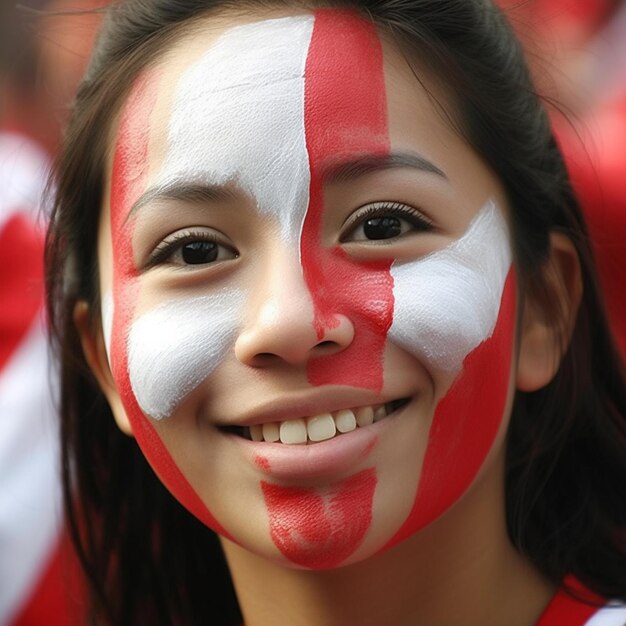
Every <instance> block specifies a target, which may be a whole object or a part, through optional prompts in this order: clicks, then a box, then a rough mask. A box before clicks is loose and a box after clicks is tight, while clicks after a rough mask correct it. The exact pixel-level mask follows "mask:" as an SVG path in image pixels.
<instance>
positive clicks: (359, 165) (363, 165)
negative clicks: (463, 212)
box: [322, 152, 448, 183]
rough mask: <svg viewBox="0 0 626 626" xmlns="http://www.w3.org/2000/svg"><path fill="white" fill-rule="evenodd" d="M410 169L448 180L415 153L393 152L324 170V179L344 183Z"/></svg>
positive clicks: (343, 163) (335, 165)
mask: <svg viewBox="0 0 626 626" xmlns="http://www.w3.org/2000/svg"><path fill="white" fill-rule="evenodd" d="M401 168H409V169H414V170H419V171H420V172H427V173H429V174H435V175H436V176H440V177H441V178H443V179H445V180H448V177H447V176H446V175H445V173H444V172H443V170H441V169H440V168H438V167H437V166H436V165H435V164H434V163H433V162H432V161H429V160H428V159H427V158H425V157H423V156H421V155H420V154H417V153H415V152H393V153H391V154H386V155H376V154H368V155H365V156H362V157H358V158H356V159H351V160H349V161H345V162H342V163H338V164H331V165H329V166H327V167H326V168H324V169H323V172H322V178H323V179H324V180H325V181H326V182H334V183H343V182H348V181H351V180H354V179H355V178H360V177H361V176H366V175H367V174H372V173H374V172H379V171H381V170H388V169H401Z"/></svg>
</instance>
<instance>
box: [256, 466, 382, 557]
mask: <svg viewBox="0 0 626 626" xmlns="http://www.w3.org/2000/svg"><path fill="white" fill-rule="evenodd" d="M376 482H377V478H376V472H375V470H374V469H373V468H371V469H366V470H363V471H361V472H359V473H358V474H355V475H354V476H350V477H349V478H346V479H344V480H342V481H340V482H339V483H337V484H335V485H331V486H330V487H329V488H327V489H324V490H322V489H303V488H299V487H283V486H280V485H273V484H270V483H267V482H265V481H262V482H261V488H262V490H263V496H264V497H265V503H266V505H267V508H268V511H269V521H270V534H271V537H272V540H273V541H274V543H275V544H276V546H277V547H278V549H279V550H280V551H281V552H282V554H284V555H285V556H286V557H287V558H288V559H289V560H290V561H292V562H293V563H296V564H297V565H301V566H303V567H307V568H310V569H329V568H332V567H336V566H338V565H340V564H341V563H343V562H344V561H345V560H346V559H347V558H348V557H349V556H350V555H351V554H353V553H354V551H355V550H356V549H357V548H358V547H359V545H361V542H362V541H363V538H364V537H365V533H366V532H367V530H368V529H369V527H370V524H371V519H372V503H373V500H374V491H375V489H376Z"/></svg>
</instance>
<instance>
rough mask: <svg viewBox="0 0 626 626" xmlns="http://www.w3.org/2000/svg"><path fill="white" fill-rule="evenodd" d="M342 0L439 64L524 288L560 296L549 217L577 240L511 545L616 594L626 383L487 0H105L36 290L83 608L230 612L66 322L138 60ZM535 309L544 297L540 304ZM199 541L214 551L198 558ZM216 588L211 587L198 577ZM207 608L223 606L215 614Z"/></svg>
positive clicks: (171, 615) (622, 524) (101, 613)
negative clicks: (571, 293)
mask: <svg viewBox="0 0 626 626" xmlns="http://www.w3.org/2000/svg"><path fill="white" fill-rule="evenodd" d="M290 5H291V6H293V5H300V6H307V7H311V8H316V7H319V6H335V7H352V8H354V9H356V10H359V11H360V12H362V13H363V14H364V15H365V16H367V17H369V19H371V20H372V21H373V22H374V23H375V24H376V25H377V26H378V28H380V29H381V32H384V33H386V35H388V36H390V37H392V38H393V39H394V40H395V41H396V42H397V44H398V45H399V46H400V48H401V49H402V50H403V51H404V53H405V55H406V57H407V59H408V60H409V61H410V59H412V58H417V57H416V56H415V55H416V54H419V55H420V59H421V60H424V59H426V60H427V62H428V63H429V67H430V68H432V69H434V70H436V71H437V73H438V74H439V75H444V76H447V77H449V78H448V83H449V85H450V87H451V92H452V94H453V96H454V100H455V106H454V111H449V112H447V114H448V115H449V117H450V122H451V123H453V124H454V125H455V126H456V127H457V129H458V131H459V132H461V133H462V134H463V135H464V137H465V138H466V140H467V141H468V142H469V144H470V145H471V146H473V147H474V149H475V150H476V152H477V153H478V154H479V155H480V157H481V158H482V159H484V161H485V162H486V163H487V164H488V165H489V166H490V167H491V168H492V170H493V171H494V172H495V174H496V175H497V177H498V178H499V179H500V181H502V183H503V185H504V187H505V190H506V192H507V195H508V200H509V203H510V206H511V208H512V223H513V233H514V241H515V255H516V260H517V265H518V269H519V274H520V279H521V281H520V282H521V287H522V292H523V293H524V294H525V297H527V298H536V299H538V301H540V302H544V306H547V305H545V303H549V302H551V301H552V303H553V306H552V310H551V314H552V317H553V321H554V326H555V332H556V329H557V327H558V324H559V311H558V303H554V300H555V298H554V294H553V293H551V290H550V287H549V285H548V282H547V278H546V275H545V271H544V270H545V265H546V261H547V259H548V252H549V234H550V232H551V231H553V230H558V231H560V232H562V233H564V234H566V235H567V236H568V237H569V238H570V239H571V240H572V241H573V243H574V245H575V247H576V249H577V251H578V255H579V257H580V263H581V268H582V276H583V282H584V295H583V300H582V304H581V308H580V313H579V315H578V320H577V323H576V326H575V328H574V331H573V335H572V339H571V342H570V345H569V348H568V350H567V352H566V354H565V356H564V358H563V361H562V365H561V367H560V369H559V371H558V373H557V375H556V377H555V378H554V380H553V381H552V382H551V383H550V384H549V385H548V386H546V387H545V388H544V389H542V390H540V391H537V392H534V393H521V392H518V393H517V395H516V398H515V403H514V408H513V416H512V422H511V426H510V430H509V437H508V449H507V474H506V506H507V520H508V528H509V533H510V536H511V539H512V541H513V543H514V545H515V546H516V547H517V548H518V549H519V550H520V551H521V552H523V553H524V554H525V555H527V557H528V558H529V559H530V560H531V561H532V562H533V563H534V565H535V566H536V567H537V568H538V570H540V571H541V572H542V573H543V575H544V576H545V577H546V578H547V579H549V580H551V581H553V582H554V583H555V584H559V583H560V582H561V581H562V580H563V578H564V577H565V576H566V575H567V574H573V575H575V576H576V577H577V578H578V579H579V580H580V581H581V582H583V583H584V584H586V585H587V586H588V587H589V588H591V589H592V590H593V591H595V592H597V593H599V594H601V595H602V596H604V597H611V598H621V599H623V600H626V578H625V576H626V554H625V552H626V550H625V546H624V538H625V535H624V529H625V528H626V454H625V451H626V388H625V385H624V380H623V377H622V375H623V373H622V369H621V368H622V366H621V364H620V361H619V358H618V355H617V353H616V350H615V348H614V345H613V340H612V338H611V336H610V333H609V331H608V324H607V321H606V317H605V314H604V311H603V306H602V303H601V297H600V295H599V293H598V289H597V284H598V281H597V279H596V276H595V271H594V268H593V263H592V259H591V253H590V248H589V242H588V241H587V235H586V230H585V226H584V224H583V220H582V217H581V212H580V209H579V206H578V203H577V200H576V199H575V197H574V195H573V192H572V190H571V187H570V184H569V181H568V178H567V173H566V170H565V167H564V164H563V161H562V158H561V155H560V153H559V151H558V149H557V147H556V144H555V141H554V138H553V136H552V134H551V131H550V128H549V123H548V120H547V116H546V113H545V111H544V109H543V106H542V104H541V103H540V101H539V99H538V97H537V95H536V94H535V92H534V90H533V86H532V84H531V81H530V79H529V75H528V72H527V69H526V66H525V64H524V61H523V58H522V53H521V50H520V47H519V44H518V43H517V41H516V40H515V38H514V37H513V35H512V34H511V31H510V29H509V27H508V25H507V24H506V21H505V19H504V17H503V16H502V14H501V13H500V11H499V10H498V9H497V8H495V7H494V6H493V5H492V4H490V3H488V2H486V1H483V0H363V1H357V0H329V1H317V0H311V1H306V0H303V1H302V2H297V0H294V1H291V2H290V1H289V0H283V1H281V0H269V1H266V2H263V1H262V0H245V1H242V0H237V1H232V0H175V1H174V0H128V1H126V2H117V3H114V4H113V5H112V6H111V8H110V9H109V12H108V16H107V18H106V20H105V23H104V26H103V30H102V33H101V35H100V37H99V40H98V43H97V47H96V50H95V52H94V55H93V59H92V62H91V65H90V66H89V69H88V71H87V74H86V77H85V79H84V81H83V83H82V85H81V87H80V89H79V92H78V95H77V97H76V103H75V109H74V115H73V118H72V120H71V124H70V126H69V129H68V132H67V136H66V138H65V142H64V147H63V151H62V153H61V155H60V157H59V160H58V163H57V165H56V171H55V173H54V176H55V184H56V201H55V205H54V214H53V216H52V221H51V224H52V226H51V230H50V233H49V236H48V246H47V267H48V270H47V272H48V273H47V284H48V306H49V311H50V316H51V320H52V329H53V335H54V337H55V339H56V346H57V348H58V350H59V351H60V358H61V363H62V392H61V413H62V440H63V480H64V489H65V494H66V503H67V514H68V518H69V521H70V524H71V528H72V532H73V535H74V539H75V541H76V543H77V546H78V550H79V554H80V557H81V559H82V561H83V565H84V567H85V570H86V572H87V574H88V577H89V581H90V583H91V587H92V593H93V597H92V600H93V607H92V608H93V615H92V617H93V623H111V624H115V625H116V626H126V625H131V624H133V625H136V624H143V623H149V624H155V625H159V624H163V625H168V626H169V625H172V624H183V623H184V624H207V623H218V622H219V623H223V624H236V623H241V616H240V614H239V610H238V607H237V602H236V598H235V595H234V591H233V588H232V584H231V581H230V576H229V574H228V571H227V568H226V565H225V563H224V559H223V556H222V554H221V551H220V547H219V544H218V540H217V538H216V537H215V535H214V534H213V533H212V532H209V531H207V529H206V528H205V527H204V526H203V525H202V524H201V523H200V522H199V521H197V520H196V519H195V518H194V517H193V516H192V515H191V514H189V513H187V511H185V510H184V509H183V508H182V507H181V506H180V505H179V504H178V503H177V502H176V501H175V500H174V498H173V497H172V496H171V495H170V494H169V493H168V492H167V491H166V490H165V488H164V487H163V486H162V485H161V483H160V482H159V481H158V479H157V478H156V477H155V476H154V474H153V472H152V470H151V469H150V468H149V466H148V465H147V462H146V461H145V459H144V457H143V455H142V454H141V453H140V451H139V449H138V447H137V445H136V444H135V442H134V441H133V440H132V439H129V438H127V437H125V436H124V435H122V434H121V433H120V432H119V431H118V429H117V428H116V426H115V424H114V421H113V418H112V416H111V412H110V410H109V408H108V405H107V403H106V401H105V399H104V397H103V395H102V393H101V392H100V390H99V388H98V386H97V384H96V382H95V380H94V378H93V376H92V375H91V373H90V371H89V369H88V367H87V365H86V363H85V360H84V357H83V356H82V351H81V347H80V342H79V338H78V334H77V331H76V328H75V327H74V323H73V309H74V306H75V304H76V302H77V301H78V300H86V301H87V302H88V303H89V304H90V311H91V317H92V322H93V324H94V328H95V327H96V325H97V324H98V323H99V313H98V311H99V302H98V299H99V297H98V277H97V259H96V237H97V229H98V212H99V207H100V206H101V203H102V198H103V190H104V189H103V186H104V172H105V161H106V144H107V138H108V135H109V134H110V130H111V127H112V125H113V122H114V120H115V114H116V112H117V111H118V110H119V108H120V105H121V102H122V100H123V98H124V97H125V95H126V94H127V93H128V90H129V88H130V86H131V84H132V82H133V80H134V79H135V77H136V76H137V75H138V73H139V72H140V70H141V69H142V68H144V67H145V66H146V65H148V64H149V63H151V62H152V61H153V60H154V59H155V57H156V56H158V55H160V54H162V52H163V50H164V49H165V48H166V47H167V45H169V44H170V43H171V41H172V40H173V39H174V38H175V36H176V35H177V34H178V33H179V31H180V29H181V28H183V27H185V26H187V25H189V24H190V23H192V22H193V21H194V20H197V19H199V18H203V17H205V16H207V15H209V14H211V12H217V11H223V10H231V11H242V10H247V9H252V8H265V7H276V6H290ZM548 314H550V307H549V306H548ZM208 555H212V556H211V557H210V558H209V556H208ZM207 580H211V581H222V584H223V586H218V585H217V583H212V585H213V591H214V593H213V594H212V595H209V594H208V590H207V585H206V581H207ZM216 616H220V620H217V619H216Z"/></svg>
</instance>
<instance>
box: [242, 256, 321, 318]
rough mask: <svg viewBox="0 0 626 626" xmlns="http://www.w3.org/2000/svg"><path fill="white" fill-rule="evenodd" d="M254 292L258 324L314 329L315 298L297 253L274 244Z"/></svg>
mask: <svg viewBox="0 0 626 626" xmlns="http://www.w3.org/2000/svg"><path fill="white" fill-rule="evenodd" d="M255 291H256V292H257V293H256V294H255V296H256V297H255V299H256V307H255V308H256V316H257V319H256V320H255V322H256V323H257V324H260V325H262V326H264V327H274V326H276V327H283V328H285V327H286V326H290V325H293V324H295V325H297V326H298V327H300V326H302V327H306V326H309V327H310V328H311V329H312V328H313V317H314V304H313V299H312V296H311V292H310V291H309V288H308V286H307V284H306V281H305V279H304V275H303V272H302V265H301V264H300V258H299V255H298V251H297V250H293V249H290V248H288V247H287V246H284V245H275V246H274V247H273V250H272V252H271V255H270V259H269V262H268V263H267V266H266V267H265V268H264V271H263V273H262V276H261V282H260V284H259V285H258V286H257V287H256V288H255ZM255 322H253V323H255Z"/></svg>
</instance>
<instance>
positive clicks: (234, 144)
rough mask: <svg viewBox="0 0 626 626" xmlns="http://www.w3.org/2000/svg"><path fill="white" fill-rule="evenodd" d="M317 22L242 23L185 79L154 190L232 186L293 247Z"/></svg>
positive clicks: (304, 180) (302, 199)
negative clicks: (193, 184) (180, 184)
mask: <svg viewBox="0 0 626 626" xmlns="http://www.w3.org/2000/svg"><path fill="white" fill-rule="evenodd" d="M313 22H314V17H313V16H312V15H303V16H298V17H288V18H283V19H276V20H268V21H265V22H260V23H254V24H246V25H244V26H238V27H236V28H233V29H231V30H229V31H227V32H226V33H224V34H223V35H222V36H221V37H220V38H219V39H218V40H217V41H216V42H215V44H214V45H213V46H212V47H211V48H210V49H209V50H208V52H206V54H204V56H203V57H202V58H201V59H200V60H199V61H198V62H196V63H195V64H194V65H193V66H192V67H191V68H190V69H189V70H188V71H187V72H186V73H185V74H184V75H183V76H182V78H181V80H180V82H179V84H178V87H177V90H176V96H175V99H174V105H173V112H172V117H171V120H170V124H169V135H168V152H167V156H166V159H165V163H164V165H163V170H162V171H161V173H160V175H159V176H158V180H157V185H161V184H165V185H167V184H171V183H172V182H176V181H178V180H185V181H189V180H194V181H197V182H202V183H207V184H211V185H224V184H226V183H228V182H234V183H236V184H237V185H238V186H239V188H240V189H241V190H243V191H244V192H246V193H247V194H249V195H250V197H252V198H253V199H254V201H255V202H256V203H257V207H258V209H259V211H260V212H261V214H263V215H267V216H269V217H271V218H272V219H273V220H275V222H276V224H277V226H279V227H280V232H281V235H282V237H283V239H284V240H285V241H286V242H289V243H290V244H291V245H293V246H294V247H296V248H297V245H298V242H299V239H300V232H301V230H302V223H303V221H304V216H305V213H306V209H307V206H308V203H309V183H310V174H309V157H308V154H307V149H306V140H305V134H304V70H305V64H306V59H307V52H308V49H309V43H310V41H311V34H312V32H313Z"/></svg>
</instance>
